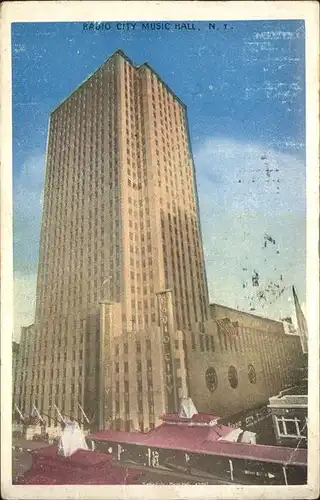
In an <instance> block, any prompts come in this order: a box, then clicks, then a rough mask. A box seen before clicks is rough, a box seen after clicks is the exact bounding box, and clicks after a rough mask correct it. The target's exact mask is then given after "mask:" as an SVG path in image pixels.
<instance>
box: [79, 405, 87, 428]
mask: <svg viewBox="0 0 320 500" xmlns="http://www.w3.org/2000/svg"><path fill="white" fill-rule="evenodd" d="M78 406H79V408H80V410H81V413H82V415H83V416H84V418H85V419H86V421H87V423H88V424H90V420H89V419H88V417H87V415H86V414H85V412H84V409H83V408H82V406H81V404H80V403H79V402H78Z"/></svg>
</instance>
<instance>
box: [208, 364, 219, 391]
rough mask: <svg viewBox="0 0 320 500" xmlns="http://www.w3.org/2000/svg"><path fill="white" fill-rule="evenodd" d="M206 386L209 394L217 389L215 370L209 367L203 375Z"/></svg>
mask: <svg viewBox="0 0 320 500" xmlns="http://www.w3.org/2000/svg"><path fill="white" fill-rule="evenodd" d="M205 380H206V386H207V388H208V389H209V391H210V392H214V391H215V390H216V388H217V387H218V376H217V372H216V370H215V369H214V368H213V367H212V366H211V367H210V368H208V369H207V371H206V374H205Z"/></svg>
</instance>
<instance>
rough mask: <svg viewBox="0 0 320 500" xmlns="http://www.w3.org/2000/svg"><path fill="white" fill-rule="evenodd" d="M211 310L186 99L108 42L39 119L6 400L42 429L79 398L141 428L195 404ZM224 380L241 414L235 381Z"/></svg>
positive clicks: (96, 417)
mask: <svg viewBox="0 0 320 500" xmlns="http://www.w3.org/2000/svg"><path fill="white" fill-rule="evenodd" d="M216 320H217V318H216V317H214V316H213V315H212V308H210V306H209V300H208V291H207V282H206V273H205V265H204V255H203V247H202V238H201V228H200V217H199V208H198V198H197V187H196V179H195V170H194V164H193V158H192V151H191V144H190V139H189V131H188V121H187V111H186V107H185V105H184V104H183V103H182V102H181V100H180V99H179V98H178V97H177V96H176V95H175V94H174V93H173V92H172V91H171V90H170V89H169V87H168V86H167V85H166V84H165V83H164V82H163V80H162V79H161V78H160V77H159V76H158V75H157V73H156V72H155V71H154V70H153V69H152V68H151V67H150V66H149V65H148V64H146V63H145V64H142V65H141V66H135V65H134V64H133V63H132V62H131V61H130V59H128V57H127V56H126V55H125V54H124V53H123V52H121V51H117V52H116V53H115V54H113V56H111V57H110V58H109V59H108V60H107V61H106V62H105V63H104V64H103V65H102V66H101V67H100V68H99V69H98V70H97V71H96V72H95V73H93V74H92V75H91V76H89V77H88V78H87V80H86V81H85V82H84V83H82V84H81V85H80V86H79V87H78V88H77V89H75V91H74V92H73V93H72V94H71V95H70V96H69V97H68V98H67V99H66V100H65V101H63V102H62V103H61V104H60V105H59V106H58V108H56V109H55V110H54V111H53V112H52V114H51V117H50V124H49V134H48V144H47V158H46V177H45V191H44V205H43V218H42V229H41V242H40V258H39V269H38V283H37V303H36V316H35V324H34V325H33V326H32V336H34V340H33V339H32V349H31V355H30V359H29V366H28V370H27V373H28V375H26V381H25V386H24V387H25V389H23V392H20V393H19V394H16V398H19V402H20V405H21V406H22V409H23V410H24V411H25V412H27V413H28V412H29V411H30V408H31V407H32V405H33V403H35V404H36V406H37V408H38V409H39V410H40V412H42V413H43V414H45V415H48V424H49V426H50V425H54V420H53V416H54V412H55V405H56V406H57V407H58V408H59V409H60V411H61V412H62V413H63V414H66V415H68V416H74V417H76V418H77V417H78V416H79V406H78V404H79V403H80V404H81V406H82V407H83V408H84V409H85V412H86V414H87V415H88V417H89V418H90V420H91V425H92V427H96V428H97V427H99V428H105V427H108V426H110V425H112V426H114V427H116V428H117V429H125V430H129V429H140V430H147V429H150V428H153V427H154V426H155V425H156V424H157V422H158V419H159V417H160V416H161V415H162V414H164V413H166V412H174V411H177V408H178V405H179V400H180V398H181V397H185V396H188V395H190V396H191V397H192V398H193V399H194V400H196V399H197V406H198V409H199V411H203V409H202V407H205V408H206V409H205V410H204V411H208V409H210V408H211V407H210V408H209V407H208V398H207V397H206V392H204V393H203V394H202V393H199V391H202V385H203V384H202V382H201V383H200V381H199V385H198V387H197V384H195V381H196V380H198V379H197V377H198V373H197V372H198V367H199V366H200V365H199V364H201V370H202V369H203V368H204V367H205V366H206V369H208V368H209V367H210V363H211V364H212V359H216V354H217V353H220V354H221V356H220V357H219V359H220V361H221V359H222V357H223V356H224V358H223V364H224V366H227V364H228V359H229V357H230V352H229V351H228V349H223V347H222V348H220V350H217V351H216V354H215V356H213V346H214V338H213V337H214V336H215V335H218V331H219V323H217V321H216ZM267 321H268V320H266V322H267ZM262 329H263V330H264V332H268V328H266V327H265V326H264V327H263V328H262ZM265 336H267V337H268V339H269V340H262V338H263V339H264V338H265ZM211 337H212V338H213V340H211ZM249 337H250V335H249ZM290 337H293V336H290ZM255 338H256V340H255V344H253V341H252V347H251V348H252V349H256V351H255V353H256V355H258V354H257V353H258V351H259V350H260V349H261V343H262V342H264V343H265V346H266V350H267V351H268V352H269V351H270V349H273V347H274V346H273V345H272V343H271V342H270V337H269V336H268V333H264V334H263V335H261V339H258V338H257V337H255ZM249 341H250V338H249V340H248V342H249ZM210 342H213V343H212V344H210ZM28 344H30V342H28ZM250 345H251V344H250ZM253 345H255V347H253ZM290 345H292V346H293V350H294V356H295V355H296V356H299V349H296V343H295V340H292V343H291V344H290ZM235 352H236V351H235ZM242 353H243V351H241V350H240V349H239V351H238V354H237V356H238V358H237V359H243V355H242ZM272 355H273V354H272ZM277 359H278V358H277ZM281 360H283V357H281ZM220 361H219V362H220ZM278 362H279V363H280V358H279V359H278ZM282 362H285V361H281V363H282ZM264 363H267V359H266V360H265V361H264ZM229 364H230V363H229ZM234 364H235V362H234V363H233V365H234ZM207 365H208V366H207ZM259 366H260V365H259ZM229 371H230V370H229ZM210 373H211V375H210ZM210 373H209V375H208V374H207V375H206V376H205V377H204V378H203V380H206V381H207V385H208V384H209V385H210V383H211V382H208V379H209V378H210V377H211V379H212V380H213V379H214V377H215V375H214V372H213V371H212V370H211V372H210ZM268 373H270V369H269V372H268V371H267V370H265V371H263V370H262V368H261V376H262V377H265V376H266V374H268ZM279 373H280V372H279ZM193 374H194V375H193ZM229 375H230V374H229ZM235 376H236V375H235V373H234V372H233V375H232V374H231V375H230V376H229V382H230V380H231V379H232V377H235ZM270 376H271V375H270ZM279 376H280V375H279ZM230 377H231V378H230ZM292 377H293V375H292ZM289 379H290V377H289ZM289 379H288V380H287V381H286V383H287V382H288V383H289V382H290V380H289ZM266 383H267V382H266ZM212 384H213V385H214V384H215V382H214V381H213V382H212ZM212 384H211V385H212ZM284 384H285V381H284V378H280V379H279V384H278V385H276V391H275V392H279V390H280V389H281V388H282V387H283V386H284ZM253 385H254V384H251V386H250V387H251V389H252V387H253ZM212 387H213V386H212ZM220 387H221V383H220ZM228 388H229V389H230V388H231V389H232V390H233V391H234V392H233V393H232V395H231V396H230V397H229V400H230V401H232V405H231V406H232V411H233V409H234V408H236V409H235V411H240V409H241V408H242V406H243V404H242V400H243V392H242V393H239V395H238V396H237V395H236V391H235V389H236V388H234V387H231V386H230V384H229V386H228ZM272 388H273V386H272V384H271V385H270V386H269V387H268V388H264V392H263V397H264V398H265V400H267V399H268V397H269V396H270V395H272V392H270V391H272ZM206 390H207V389H205V391H206ZM252 390H253V389H252ZM210 392H212V390H211V389H210ZM231 392H232V391H231ZM196 393H198V394H196ZM195 396H196V397H195ZM261 398H262V396H261V395H260V399H261ZM255 399H259V398H257V397H256V398H255ZM210 401H211V402H210V405H211V406H212V405H213V404H214V402H215V404H217V400H215V401H214V400H212V399H211V400H210ZM251 402H252V401H251V400H250V398H249V400H248V401H247V402H246V403H244V404H245V405H246V406H248V405H250V404H251ZM210 405H209V406H210ZM241 405H242V406H241ZM211 409H213V408H211ZM224 410H225V413H228V408H224ZM229 410H230V408H229Z"/></svg>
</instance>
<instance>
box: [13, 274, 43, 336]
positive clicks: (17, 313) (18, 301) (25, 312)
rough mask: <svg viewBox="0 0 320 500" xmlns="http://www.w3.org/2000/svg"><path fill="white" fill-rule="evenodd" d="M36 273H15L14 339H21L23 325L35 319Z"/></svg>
mask: <svg viewBox="0 0 320 500" xmlns="http://www.w3.org/2000/svg"><path fill="white" fill-rule="evenodd" d="M36 282H37V274H36V273H30V274H26V273H20V272H15V273H14V289H13V290H14V339H15V340H16V341H19V339H20V333H21V327H22V326H28V325H30V324H31V323H32V322H33V321H34V312H35V297H36Z"/></svg>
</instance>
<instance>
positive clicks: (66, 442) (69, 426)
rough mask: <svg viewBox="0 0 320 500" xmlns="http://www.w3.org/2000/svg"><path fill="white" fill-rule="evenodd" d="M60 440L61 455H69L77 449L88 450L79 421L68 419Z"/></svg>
mask: <svg viewBox="0 0 320 500" xmlns="http://www.w3.org/2000/svg"><path fill="white" fill-rule="evenodd" d="M65 423H66V426H65V428H64V429H63V431H62V434H61V437H60V441H59V455H62V456H64V457H69V456H70V455H72V454H73V453H75V452H76V451H77V450H87V449H88V446H87V443H86V440H85V437H84V433H83V431H82V430H81V429H80V427H79V424H78V423H77V422H72V421H70V420H68V421H66V422H65Z"/></svg>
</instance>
